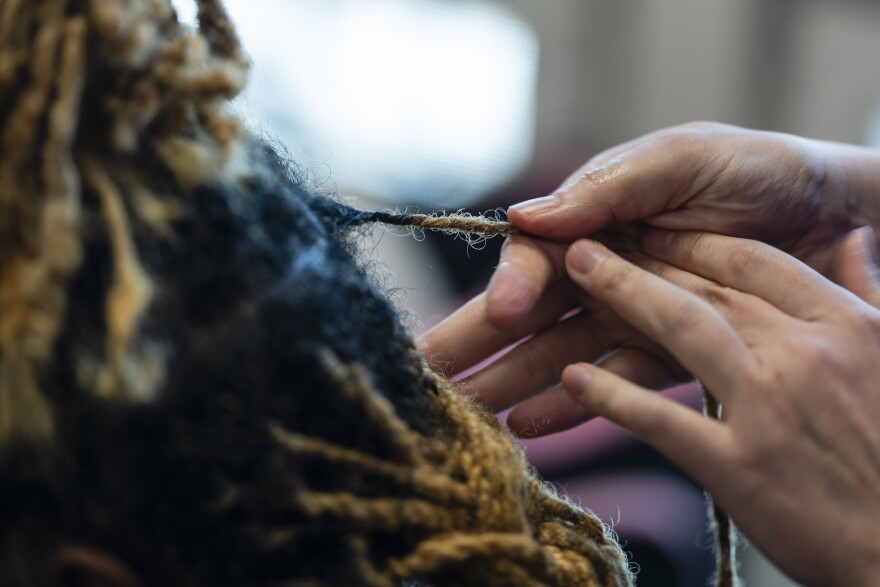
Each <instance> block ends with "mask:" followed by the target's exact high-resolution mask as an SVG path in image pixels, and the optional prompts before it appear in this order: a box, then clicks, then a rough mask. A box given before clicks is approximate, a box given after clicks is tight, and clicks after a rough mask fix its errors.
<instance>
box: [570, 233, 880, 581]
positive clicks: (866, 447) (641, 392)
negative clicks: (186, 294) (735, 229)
mask: <svg viewBox="0 0 880 587" xmlns="http://www.w3.org/2000/svg"><path fill="white" fill-rule="evenodd" d="M870 233H871V231H870V230H865V229H863V230H859V231H855V232H853V233H851V234H850V235H849V236H848V237H847V238H846V239H845V241H844V243H843V246H842V248H841V251H840V254H839V256H838V263H837V274H838V276H839V279H840V281H841V284H842V285H843V286H845V287H847V288H849V289H850V290H852V292H850V291H847V290H846V289H844V288H843V287H839V286H837V285H835V284H833V283H832V282H830V281H828V280H826V279H824V278H823V277H821V276H820V275H819V274H818V273H816V272H815V271H813V270H812V269H810V268H809V267H807V266H806V265H804V264H802V263H800V262H798V261H796V260H795V259H793V258H792V257H790V256H788V255H786V254H784V253H782V252H780V251H778V250H776V249H773V248H771V247H768V246H766V245H763V244H761V243H757V242H754V241H746V240H741V239H732V238H729V237H723V236H718V235H709V234H697V233H679V234H674V233H669V232H665V231H655V232H652V233H650V234H648V235H647V236H646V239H645V243H646V249H647V251H648V253H649V254H650V255H651V256H652V257H654V258H655V259H654V260H652V259H649V258H647V257H644V258H640V259H638V263H639V264H640V265H641V266H642V268H640V267H637V266H634V265H633V264H630V263H628V262H627V261H625V260H624V259H621V258H620V257H618V256H617V255H615V254H613V253H611V252H609V251H608V250H607V249H604V248H603V247H601V246H600V245H597V244H596V243H593V242H590V241H580V242H578V243H576V244H575V245H573V246H572V248H571V249H570V250H569V251H568V255H567V267H568V270H569V274H570V275H571V277H572V279H573V280H574V282H575V283H577V284H578V285H579V286H581V287H583V288H584V290H585V291H587V292H588V293H589V294H590V295H592V296H594V297H595V298H596V299H597V300H599V301H600V302H603V303H605V304H608V305H609V306H610V307H611V308H613V309H614V310H615V311H616V312H617V313H618V314H619V315H620V316H622V317H624V318H625V319H626V320H627V321H629V322H630V323H631V324H632V325H633V326H635V327H636V328H637V329H638V330H640V331H641V332H643V333H645V334H646V335H647V336H649V337H651V338H652V339H654V340H656V341H658V342H659V343H661V344H662V345H663V346H664V347H665V348H667V349H668V350H669V352H670V353H671V354H672V355H673V356H674V357H675V358H676V359H677V360H678V361H680V362H681V364H682V365H684V366H686V367H687V369H688V370H689V371H690V372H692V373H693V374H694V375H695V376H696V377H697V378H699V379H700V380H701V381H702V382H703V383H704V384H705V385H706V386H707V388H708V389H709V390H710V391H711V393H712V394H713V395H714V396H715V397H716V398H717V399H718V400H719V401H721V402H722V405H723V419H722V421H721V422H718V421H714V420H710V419H707V418H704V417H702V416H701V415H699V414H698V413H696V412H694V411H693V410H691V409H689V408H687V407H685V406H682V405H680V404H677V403H676V402H674V401H672V400H669V399H667V398H664V397H663V396H662V395H658V394H655V393H653V392H652V391H649V390H647V389H644V388H643V387H640V386H639V385H636V384H634V383H632V382H630V381H627V380H625V379H623V378H621V377H619V376H617V375H615V374H613V373H611V372H609V371H607V370H605V369H602V368H601V367H597V366H595V365H592V364H589V363H582V364H578V365H574V366H570V367H568V368H567V369H566V370H565V372H564V374H563V382H564V384H565V387H566V389H567V391H568V392H569V393H570V395H571V397H572V398H574V399H575V400H576V401H577V402H578V403H580V404H581V405H582V406H583V409H584V410H586V411H588V412H591V413H596V414H599V415H602V416H605V417H607V418H609V419H610V420H613V421H615V422H617V423H619V424H621V425H622V426H625V427H626V428H628V429H630V430H632V431H633V432H635V433H636V434H638V435H639V436H641V437H642V438H643V439H644V440H646V441H647V442H649V443H650V444H652V445H653V446H655V447H656V448H657V449H658V450H660V451H661V452H663V453H664V454H666V455H667V456H668V457H669V458H670V459H672V460H673V461H675V462H676V463H677V464H678V465H679V466H681V467H682V469H683V470H685V471H686V472H687V473H689V474H690V475H691V476H692V477H693V478H694V479H696V480H697V482H699V483H700V484H702V485H703V486H704V487H706V488H707V489H708V490H709V491H710V492H711V493H712V495H713V496H714V498H715V500H716V501H717V503H719V504H720V505H721V506H722V507H724V508H725V509H726V511H727V512H728V513H729V514H730V515H731V517H732V518H733V520H734V521H735V522H736V523H737V524H738V526H739V527H740V529H741V530H742V531H743V533H744V534H745V535H746V536H747V537H748V538H749V539H750V540H751V541H752V542H753V543H754V544H755V545H756V546H757V547H758V548H760V549H761V550H762V551H763V552H764V553H765V554H766V555H767V556H768V557H769V558H770V559H771V560H773V561H774V562H775V563H776V564H777V565H778V566H779V567H780V568H781V569H782V570H783V571H785V572H786V573H788V574H789V575H790V576H791V577H793V578H794V579H795V580H797V581H800V582H802V583H803V584H805V585H823V586H832V585H847V586H868V585H878V584H880V529H878V528H880V526H878V524H877V520H880V426H878V425H877V422H878V421H880V387H878V385H880V383H878V382H880V311H878V310H877V308H876V306H878V305H880V279H878V273H877V269H876V266H875V264H874V262H873V261H872V260H871V259H870V258H869V256H870V255H869V253H868V251H869V250H871V249H870V248H873V246H874V245H873V243H872V241H873V236H872V235H871V234H870ZM656 259H659V261H658V260H656ZM658 274H659V275H658ZM661 276H662V277H661Z"/></svg>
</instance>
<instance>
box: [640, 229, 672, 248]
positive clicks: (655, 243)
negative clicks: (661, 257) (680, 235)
mask: <svg viewBox="0 0 880 587" xmlns="http://www.w3.org/2000/svg"><path fill="white" fill-rule="evenodd" d="M674 236H675V235H674V234H673V233H672V232H670V231H668V230H656V229H649V230H646V231H645V233H644V234H643V235H642V244H643V245H644V246H645V250H648V251H662V250H664V249H667V248H669V245H670V243H672V239H673V237H674Z"/></svg>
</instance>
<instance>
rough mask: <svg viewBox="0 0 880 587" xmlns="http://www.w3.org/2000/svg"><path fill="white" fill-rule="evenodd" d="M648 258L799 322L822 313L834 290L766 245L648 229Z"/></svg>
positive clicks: (696, 233)
mask: <svg viewBox="0 0 880 587" xmlns="http://www.w3.org/2000/svg"><path fill="white" fill-rule="evenodd" d="M643 242H644V245H645V250H646V251H647V252H648V253H649V254H650V255H651V256H652V257H656V258H657V259H660V260H662V261H665V262H666V263H669V264H671V265H674V266H676V267H680V268H681V269H684V270H685V271H688V272H690V273H693V274H696V275H701V276H703V277H705V278H707V279H711V280H713V281H716V282H718V283H720V284H722V285H725V286H727V287H731V288H733V289H736V290H738V291H741V292H744V293H749V294H752V295H754V296H757V297H759V298H761V299H763V300H766V301H767V302H769V303H771V304H773V305H774V306H776V307H777V308H779V309H780V310H782V311H783V312H785V313H787V314H790V315H792V316H794V317H796V318H801V319H804V320H815V319H818V318H821V317H822V316H824V315H826V314H827V311H828V307H829V305H830V304H832V303H833V300H834V299H836V293H837V291H838V290H837V288H836V287H835V286H834V285H833V284H832V283H831V282H829V281H827V280H825V279H823V278H822V277H821V276H820V275H819V274H818V273H816V272H815V271H814V270H812V269H810V268H809V267H808V266H806V265H805V264H803V263H801V262H800V261H798V260H797V259H795V258H793V257H791V256H789V255H787V254H786V253H783V252H782V251H780V250H778V249H775V248H773V247H771V246H769V245H766V244H763V243H760V242H757V241H752V240H746V239H739V238H732V237H727V236H721V235H717V234H711V233H698V232H669V231H660V230H651V231H648V232H647V233H646V234H645V235H644V238H643Z"/></svg>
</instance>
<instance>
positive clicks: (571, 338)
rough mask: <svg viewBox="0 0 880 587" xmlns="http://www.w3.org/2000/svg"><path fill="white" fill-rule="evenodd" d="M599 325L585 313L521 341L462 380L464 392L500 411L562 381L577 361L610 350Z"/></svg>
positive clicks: (596, 356)
mask: <svg viewBox="0 0 880 587" xmlns="http://www.w3.org/2000/svg"><path fill="white" fill-rule="evenodd" d="M596 326H597V325H596V324H595V323H594V322H593V321H592V319H591V316H590V315H589V314H588V313H586V312H582V313H580V314H578V315H576V316H572V317H571V318H569V319H567V320H564V321H562V322H560V323H559V324H556V325H554V326H553V327H552V328H549V329H547V330H545V331H543V332H541V333H539V334H538V335H537V336H535V337H534V338H532V339H530V340H528V341H526V342H524V343H522V344H520V345H519V346H517V347H516V348H515V349H513V350H512V351H510V352H509V353H508V354H506V355H505V356H504V357H502V358H500V359H498V360H497V361H495V362H494V363H492V364H491V365H488V366H487V367H485V368H483V369H482V370H480V371H478V372H477V373H475V374H474V375H471V376H470V377H468V378H467V379H464V380H462V381H461V392H462V393H464V394H466V395H469V396H471V397H473V398H474V400H475V401H477V402H478V403H480V404H482V405H483V406H485V407H486V408H488V409H490V410H493V411H496V412H500V411H501V410H504V409H507V408H509V407H510V406H513V405H515V404H518V403H519V402H521V401H523V400H525V399H527V398H529V397H531V396H533V395H535V394H537V393H540V392H542V391H544V390H546V389H547V388H548V387H550V386H552V385H555V384H556V383H558V382H559V376H560V374H561V373H562V370H563V369H564V368H565V366H566V365H568V364H569V363H574V362H575V361H593V360H595V359H597V358H598V357H600V356H601V355H602V354H603V353H605V352H607V351H608V350H610V349H608V348H607V345H606V343H605V342H604V340H603V339H602V338H600V337H599V336H597V335H596Z"/></svg>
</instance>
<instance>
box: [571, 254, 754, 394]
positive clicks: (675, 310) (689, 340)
mask: <svg viewBox="0 0 880 587" xmlns="http://www.w3.org/2000/svg"><path fill="white" fill-rule="evenodd" d="M566 267H567V270H568V274H569V276H570V277H571V279H572V280H573V281H574V282H575V283H576V284H578V285H579V286H581V287H582V288H583V289H584V290H585V291H586V292H587V293H588V294H590V295H591V296H593V297H594V298H596V299H597V300H598V301H599V302H602V303H605V304H607V305H608V306H609V307H610V308H611V309H612V310H614V311H615V312H616V313H617V314H618V315H619V316H621V317H622V318H623V319H624V320H626V321H627V322H629V323H630V324H632V325H633V326H634V327H635V328H637V329H638V330H640V331H641V332H643V333H644V334H646V335H647V336H648V337H649V338H651V339H652V340H654V341H656V342H657V343H659V344H661V345H662V346H663V347H664V348H666V350H668V351H669V352H670V353H671V354H672V355H673V356H674V357H675V358H676V359H677V360H678V361H679V362H680V363H681V364H682V365H683V366H684V367H685V368H686V369H687V370H688V371H690V372H691V373H693V374H694V375H695V376H696V377H697V378H699V379H700V380H702V381H703V382H704V383H706V384H707V385H709V386H710V387H712V388H718V389H719V390H721V389H728V388H729V387H730V382H731V381H737V380H739V379H741V377H742V372H743V370H744V369H749V368H751V367H753V366H754V358H753V357H752V355H751V353H750V352H749V350H748V348H747V347H746V346H745V344H744V343H743V341H742V340H741V339H740V337H739V336H738V335H737V333H736V332H735V331H734V330H733V328H732V327H731V326H730V324H728V323H727V321H726V320H724V318H723V317H722V316H721V315H720V314H719V313H718V312H717V311H716V310H715V309H714V308H712V306H711V305H710V304H709V303H708V302H706V301H704V300H701V299H700V298H699V297H697V296H695V295H693V294H691V293H689V292H686V291H684V290H682V289H681V288H679V287H677V286H675V285H673V284H671V283H669V282H667V281H665V280H663V279H661V278H660V277H658V276H656V275H652V274H651V273H648V272H647V271H644V270H642V269H640V268H638V267H636V266H634V265H632V264H630V263H628V262H626V261H624V260H623V259H621V258H620V257H618V256H617V255H615V254H613V253H611V252H610V251H609V250H608V249H606V248H605V247H603V246H601V245H599V244H598V243H595V242H591V241H587V240H582V241H578V242H576V243H575V244H574V245H572V246H571V248H570V249H569V251H568V254H567V255H566ZM720 399H722V401H723V398H720Z"/></svg>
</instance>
